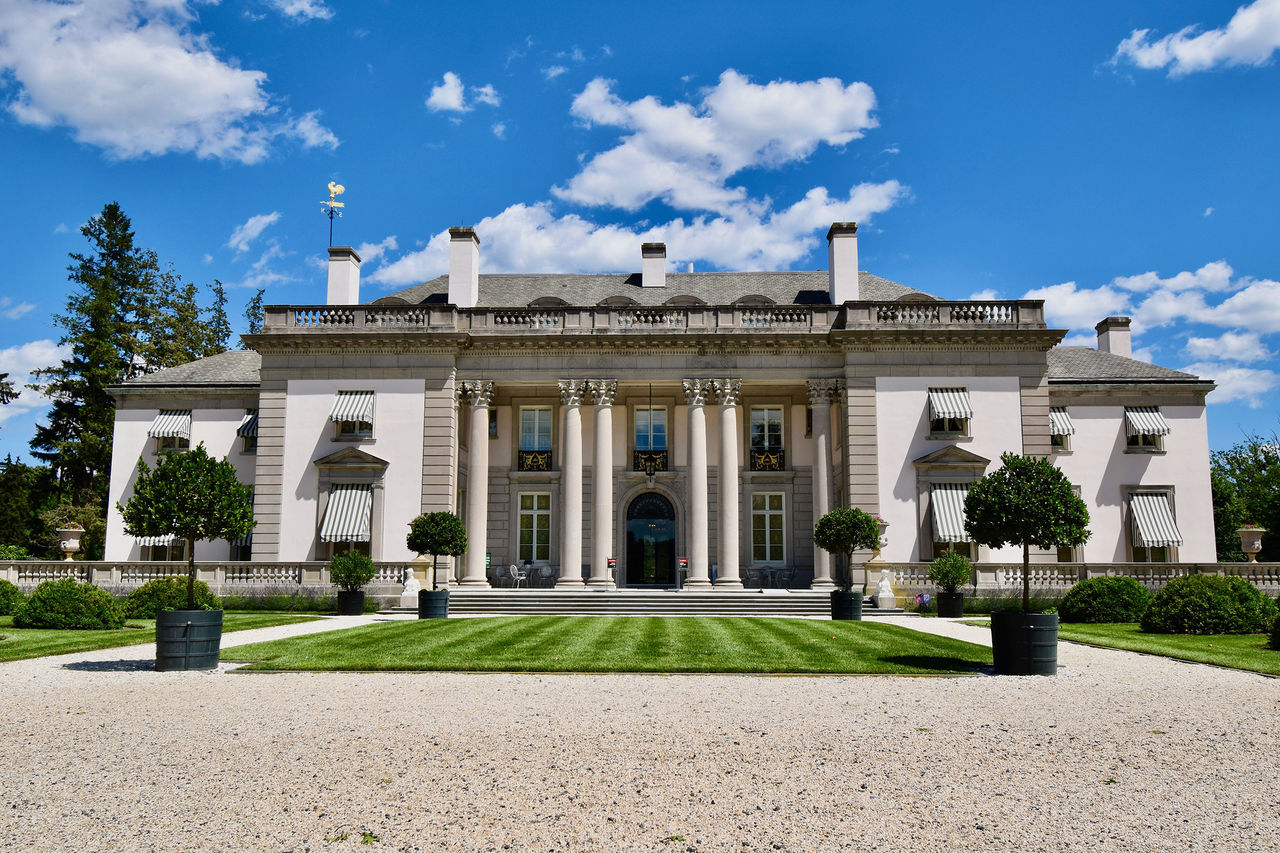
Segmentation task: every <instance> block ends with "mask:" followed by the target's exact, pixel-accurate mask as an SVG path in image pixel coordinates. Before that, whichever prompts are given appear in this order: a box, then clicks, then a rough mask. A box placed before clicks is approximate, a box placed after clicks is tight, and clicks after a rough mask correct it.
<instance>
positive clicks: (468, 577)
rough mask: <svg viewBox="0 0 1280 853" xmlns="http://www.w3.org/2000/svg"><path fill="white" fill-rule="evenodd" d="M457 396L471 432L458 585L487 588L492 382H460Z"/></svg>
mask: <svg viewBox="0 0 1280 853" xmlns="http://www.w3.org/2000/svg"><path fill="white" fill-rule="evenodd" d="M458 393H459V394H460V395H461V396H462V397H463V398H465V399H466V400H468V401H469V402H470V403H471V433H470V438H469V442H468V451H467V452H468V455H469V459H470V463H469V464H468V466H467V556H466V562H465V563H464V564H463V565H464V570H463V574H462V580H461V581H460V583H461V584H462V585H463V586H470V587H487V586H489V579H488V578H487V577H486V576H485V565H484V555H485V553H486V552H487V551H488V550H489V548H488V544H489V539H488V534H489V401H490V400H491V399H492V398H493V383H492V382H488V381H482V380H473V381H466V382H461V383H459V384H458Z"/></svg>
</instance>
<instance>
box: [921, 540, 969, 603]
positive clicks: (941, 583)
mask: <svg viewBox="0 0 1280 853" xmlns="http://www.w3.org/2000/svg"><path fill="white" fill-rule="evenodd" d="M972 576H973V564H972V563H970V562H969V558H968V557H966V556H965V555H964V554H960V553H957V552H956V551H953V550H952V549H950V548H948V549H947V550H945V551H943V552H942V553H941V554H939V555H938V557H937V558H936V559H935V560H934V561H933V563H931V564H930V565H929V580H931V581H933V583H934V584H935V585H936V586H937V587H938V589H939V590H940V591H939V592H938V615H939V616H941V617H943V618H947V619H958V618H960V617H961V616H963V615H964V593H963V592H956V587H959V586H961V585H963V584H967V583H968V582H969V580H970V578H971V577H972Z"/></svg>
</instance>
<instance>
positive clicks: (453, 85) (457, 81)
mask: <svg viewBox="0 0 1280 853" xmlns="http://www.w3.org/2000/svg"><path fill="white" fill-rule="evenodd" d="M427 108H428V109H430V110H431V111H433V112H455V113H464V112H466V111H467V110H469V109H471V108H470V107H468V106H467V103H466V90H465V89H464V88H463V86H462V78H460V77H459V76H458V75H457V74H454V73H453V72H452V71H446V72H444V82H443V83H441V84H440V85H439V86H432V87H431V94H430V95H428V96H427Z"/></svg>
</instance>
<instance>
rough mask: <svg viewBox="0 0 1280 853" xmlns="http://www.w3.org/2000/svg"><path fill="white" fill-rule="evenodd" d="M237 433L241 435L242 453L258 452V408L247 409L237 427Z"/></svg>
mask: <svg viewBox="0 0 1280 853" xmlns="http://www.w3.org/2000/svg"><path fill="white" fill-rule="evenodd" d="M236 435H238V436H240V442H241V443H240V452H241V453H257V452H258V410H257V409H246V410H245V413H244V417H243V418H241V419H240V426H238V427H236Z"/></svg>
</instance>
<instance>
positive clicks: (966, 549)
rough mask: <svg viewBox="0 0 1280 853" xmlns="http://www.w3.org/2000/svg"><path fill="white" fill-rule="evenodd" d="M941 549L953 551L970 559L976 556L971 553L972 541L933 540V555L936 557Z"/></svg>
mask: <svg viewBox="0 0 1280 853" xmlns="http://www.w3.org/2000/svg"><path fill="white" fill-rule="evenodd" d="M943 551H954V552H956V553H957V554H959V555H960V556H962V557H967V558H968V559H969V560H971V561H975V560H977V559H978V558H977V557H975V556H974V554H973V543H972V542H934V543H933V556H934V557H935V558H936V557H938V556H939V555H940V554H941V553H942V552H943Z"/></svg>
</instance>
